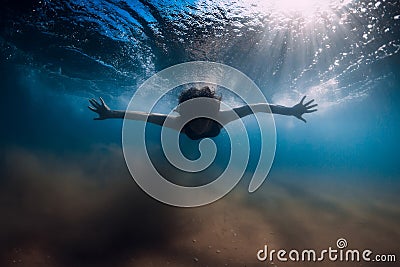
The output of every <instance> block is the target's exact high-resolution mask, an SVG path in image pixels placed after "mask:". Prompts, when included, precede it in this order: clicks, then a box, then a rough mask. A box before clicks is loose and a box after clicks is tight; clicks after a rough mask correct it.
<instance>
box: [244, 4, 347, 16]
mask: <svg viewBox="0 0 400 267" xmlns="http://www.w3.org/2000/svg"><path fill="white" fill-rule="evenodd" d="M246 2H248V3H249V4H250V5H252V6H254V7H258V8H261V9H263V10H264V11H265V13H279V14H281V15H287V16H296V17H299V16H301V17H307V18H312V17H313V16H315V15H317V14H318V13H323V12H331V11H332V10H334V9H335V8H338V7H340V6H344V5H346V4H348V3H349V2H351V0H246Z"/></svg>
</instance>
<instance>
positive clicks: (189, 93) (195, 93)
mask: <svg viewBox="0 0 400 267" xmlns="http://www.w3.org/2000/svg"><path fill="white" fill-rule="evenodd" d="M197 97H208V98H212V99H215V100H218V101H212V102H210V106H208V107H207V109H208V110H210V109H213V110H215V112H218V111H219V107H220V105H219V104H220V103H219V101H220V100H221V97H220V96H217V95H216V94H215V92H214V91H213V90H211V89H210V87H208V86H204V87H202V88H200V89H197V88H195V87H191V88H189V89H187V90H184V91H182V93H181V94H180V95H179V98H178V100H179V104H182V103H183V102H185V101H188V100H190V99H194V98H197ZM178 112H179V113H181V114H182V113H184V112H185V110H184V109H182V108H181V109H179V111H178Z"/></svg>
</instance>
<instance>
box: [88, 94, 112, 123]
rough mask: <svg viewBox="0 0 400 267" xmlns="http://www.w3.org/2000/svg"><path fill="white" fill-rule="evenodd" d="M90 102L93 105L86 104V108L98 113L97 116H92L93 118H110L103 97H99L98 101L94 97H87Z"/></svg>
mask: <svg viewBox="0 0 400 267" xmlns="http://www.w3.org/2000/svg"><path fill="white" fill-rule="evenodd" d="M89 102H90V104H91V105H92V106H93V107H92V106H88V108H89V109H90V110H91V111H93V112H96V113H97V114H99V117H98V118H94V120H105V119H108V118H110V114H111V110H110V108H109V107H108V106H107V104H106V103H105V102H104V100H103V98H101V97H100V102H101V103H99V102H98V101H97V100H96V99H94V98H92V99H89Z"/></svg>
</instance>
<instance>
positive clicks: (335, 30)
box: [0, 0, 400, 266]
mask: <svg viewBox="0 0 400 267" xmlns="http://www.w3.org/2000/svg"><path fill="white" fill-rule="evenodd" d="M1 3H2V7H1V9H0V22H1V24H0V25H1V26H0V27H1V28H0V73H1V80H2V81H1V92H2V95H1V97H0V114H1V115H0V116H1V121H2V125H3V127H2V130H1V132H0V136H1V138H0V147H1V154H0V174H1V176H0V213H1V218H2V219H1V220H0V265H1V266H16V264H19V265H20V266H266V265H267V266H269V265H270V266H300V265H301V266H321V263H318V262H305V263H304V262H303V263H298V262H297V263H296V262H291V261H288V262H279V261H274V262H273V263H272V262H268V261H267V262H264V263H263V262H260V261H258V260H257V257H256V254H257V251H258V250H259V249H262V248H263V247H264V245H265V244H268V246H269V247H271V248H275V249H281V248H284V249H287V250H290V249H293V248H296V249H308V248H314V249H324V248H327V247H329V246H335V244H336V240H337V239H339V238H345V239H346V240H347V242H348V244H349V245H348V246H349V248H354V249H355V248H357V249H360V250H362V249H367V248H368V249H371V250H373V251H374V252H375V253H381V254H394V255H397V261H399V260H400V248H399V245H398V244H399V242H400V230H399V227H398V226H399V223H400V207H399V203H400V195H399V193H400V162H399V156H398V155H399V150H400V143H399V136H400V108H399V106H400V90H399V89H400V30H399V29H400V8H399V6H400V2H399V1H395V0H378V1H375V0H374V1H368V0H365V1H358V0H353V1H352V0H326V1H322V0H321V1H315V0H297V1H288V0H280V1H273V0H265V1H262V0H260V1H257V0H236V1H222V0H215V1H207V0H198V1H195V0H187V1H145V0H137V1H136V0H132V1H118V0H104V1H100V0H98V1H95V0H88V1H84V0H40V1H39V0H35V1H29V0H23V1H11V0H2V1H1ZM198 60H199V61H212V62H218V63H223V64H226V65H229V66H232V67H234V68H236V69H238V70H240V71H241V72H243V73H244V74H246V75H247V76H248V77H249V78H250V79H252V80H253V81H254V82H255V83H256V84H257V85H258V87H259V88H260V89H261V91H262V93H263V94H264V96H265V98H266V99H267V100H268V102H269V103H274V104H280V105H286V106H292V105H294V104H296V103H297V102H298V101H299V100H300V99H301V97H302V96H303V95H306V96H307V98H310V99H315V101H316V103H318V111H317V112H315V113H311V114H306V115H305V116H304V117H305V119H306V120H307V123H303V122H302V121H300V120H298V119H296V118H294V117H287V116H281V115H274V119H275V124H276V133H277V145H276V154H275V159H274V162H273V165H272V168H271V171H270V174H269V175H268V177H267V179H266V181H265V182H264V183H263V184H262V186H261V187H260V188H259V189H258V190H257V191H255V192H254V193H251V194H249V193H248V192H247V188H248V184H249V182H250V177H251V174H252V172H254V169H255V168H256V165H257V160H258V156H259V150H260V137H259V130H258V129H257V127H256V126H257V125H256V122H255V120H254V119H253V118H251V117H246V118H245V119H244V122H245V124H246V127H247V128H248V132H249V140H250V145H251V153H250V163H249V166H248V167H247V170H246V173H245V176H244V179H242V180H241V182H240V183H239V186H238V187H236V188H235V189H234V190H233V191H232V192H230V193H229V194H228V195H227V196H225V197H223V198H222V199H221V200H218V201H217V202H215V203H212V204H209V205H206V206H203V207H199V208H192V209H186V208H185V209H184V208H176V207H171V206H168V205H165V204H162V203H160V202H158V201H156V200H154V199H152V198H151V197H150V196H148V195H147V194H146V193H145V192H143V191H142V190H141V189H140V188H139V187H138V185H137V184H136V183H135V182H134V181H133V179H132V178H131V176H130V173H129V171H128V169H127V167H126V164H125V161H124V158H123V153H122V145H121V129H122V120H105V121H94V120H93V118H95V117H96V114H94V113H93V112H91V111H90V110H89V109H88V108H87V106H88V104H89V103H88V99H90V98H98V97H102V98H104V100H105V101H106V103H107V104H108V105H109V106H110V107H111V108H113V109H118V110H124V109H125V108H126V107H127V105H128V103H129V101H130V99H131V97H132V96H133V94H134V93H135V91H136V90H137V89H138V87H139V86H140V85H141V84H142V83H143V82H144V81H146V79H148V78H150V77H151V76H152V75H153V74H155V73H157V72H158V71H161V70H163V69H165V68H167V67H170V66H173V65H175V64H178V63H183V62H189V61H198ZM179 92H180V88H178V89H176V90H172V91H171V92H169V93H168V94H166V95H165V96H164V97H163V98H162V99H161V101H160V102H159V103H157V105H156V107H155V109H156V111H158V112H163V113H168V112H170V111H171V110H172V109H174V108H175V106H176V105H177V104H178V100H177V98H178V95H179ZM217 93H219V94H221V95H222V99H223V100H226V101H227V102H228V103H230V104H232V105H237V106H239V105H241V100H240V99H236V98H235V96H234V95H233V94H230V93H229V92H227V90H224V89H219V90H217ZM141 108H142V107H140V106H138V107H137V110H139V111H140V110H141ZM148 129H150V130H151V131H150V132H151V135H150V136H148V137H149V138H148V142H149V147H151V148H152V149H153V150H151V153H153V157H154V160H155V162H158V164H159V166H158V168H159V171H160V172H162V173H164V174H166V176H169V178H170V179H172V180H177V181H179V182H181V183H183V184H198V183H204V182H209V181H210V180H212V179H213V178H214V177H213V174H215V175H216V176H218V174H219V172H220V171H221V168H223V167H224V166H225V165H226V162H227V158H228V157H229V153H230V150H229V149H230V146H229V144H226V143H225V142H226V140H227V139H226V133H224V131H223V132H222V133H221V135H220V136H218V137H216V138H214V141H215V142H216V144H217V147H218V155H217V161H216V162H215V164H214V166H212V167H213V168H210V169H209V170H208V172H206V173H202V174H196V175H190V174H187V173H183V172H177V171H176V170H173V169H172V167H171V166H169V165H168V164H167V163H165V162H164V161H165V159H164V157H163V156H162V155H160V153H161V154H162V151H161V148H160V147H159V146H158V144H159V133H160V132H161V128H160V127H158V126H154V125H149V126H148ZM181 145H183V152H184V153H185V154H186V155H187V156H188V157H189V158H190V157H193V158H196V157H197V156H198V149H197V145H198V142H195V141H191V140H189V139H188V138H183V140H181ZM323 265H324V266H325V265H327V266H355V265H357V266H372V265H379V266H396V263H374V262H370V263H366V262H357V263H354V262H353V263H352V262H336V263H335V262H329V261H324V262H323Z"/></svg>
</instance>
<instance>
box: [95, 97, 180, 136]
mask: <svg viewBox="0 0 400 267" xmlns="http://www.w3.org/2000/svg"><path fill="white" fill-rule="evenodd" d="M89 102H90V104H91V105H92V106H88V108H89V109H90V110H91V111H93V112H96V113H97V114H98V115H99V117H97V118H94V120H106V119H123V118H125V119H128V120H137V121H148V122H150V123H154V124H157V125H160V126H166V127H169V128H173V129H175V128H176V127H175V125H174V123H173V121H174V118H172V123H168V125H167V124H165V125H164V122H165V120H166V119H167V117H168V116H167V115H165V114H158V113H146V112H141V111H123V110H111V109H110V108H109V107H108V106H107V104H106V103H105V102H104V100H103V98H101V97H100V103H99V102H98V101H97V100H96V99H94V98H92V99H89Z"/></svg>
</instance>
